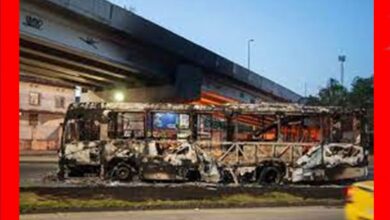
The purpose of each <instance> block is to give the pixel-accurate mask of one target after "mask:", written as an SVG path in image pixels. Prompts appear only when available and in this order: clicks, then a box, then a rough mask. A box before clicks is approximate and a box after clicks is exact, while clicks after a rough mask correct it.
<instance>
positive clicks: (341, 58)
mask: <svg viewBox="0 0 390 220" xmlns="http://www.w3.org/2000/svg"><path fill="white" fill-rule="evenodd" d="M345 60H346V56H345V55H339V62H340V83H341V85H342V86H344V62H345Z"/></svg>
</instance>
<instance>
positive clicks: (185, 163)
mask: <svg viewBox="0 0 390 220" xmlns="http://www.w3.org/2000/svg"><path fill="white" fill-rule="evenodd" d="M125 114H129V115H125ZM131 114H134V115H138V116H134V115H131ZM362 115H363V112H362V111H360V110H359V111H352V110H346V109H342V108H338V107H320V106H304V105H299V104H287V103H260V104H227V105H223V106H203V105H193V104H144V103H79V104H72V105H71V106H70V107H69V109H68V112H67V115H66V118H65V122H64V132H63V134H64V135H63V138H62V144H61V150H60V176H61V177H64V176H67V174H84V173H88V172H92V173H98V174H99V175H100V176H101V178H105V179H106V178H116V179H119V180H130V179H134V178H133V177H137V178H139V179H141V180H173V181H176V180H180V181H190V180H200V181H207V182H236V183H238V182H254V181H257V182H259V183H262V184H268V183H280V182H282V181H293V182H299V181H313V180H342V179H354V178H359V177H362V176H364V175H366V173H367V158H366V155H365V150H364V148H363V147H361V145H362V144H361V143H362V142H364V140H361V137H365V135H362V132H364V129H362V128H363V127H364V126H363V124H362V123H364V121H361V118H362ZM119 116H120V117H122V116H123V117H124V118H122V119H120V117H119ZM126 117H127V118H126ZM137 117H138V118H137ZM125 118H126V120H127V122H126V123H127V124H125V125H124V122H123V120H125ZM121 120H122V121H121ZM87 121H88V123H86V122H87ZM80 122H81V123H80ZM342 122H346V123H347V124H349V126H345V125H344V124H343V123H342ZM87 125H88V126H87ZM77 126H78V128H76V127H77ZM213 126H214V127H213ZM72 127H73V128H72ZM95 127H96V128H95ZM346 127H348V129H346V130H348V131H346V132H345V131H344V130H345V128H346ZM72 129H73V130H74V131H76V130H77V129H78V131H79V132H82V131H83V132H84V133H83V134H72ZM94 129H95V130H94ZM118 129H119V130H118ZM76 133H77V132H76ZM72 135H73V136H74V137H71V136H72ZM184 149H185V150H184ZM183 152H184V153H183ZM318 155H320V156H318ZM318 158H319V159H318Z"/></svg>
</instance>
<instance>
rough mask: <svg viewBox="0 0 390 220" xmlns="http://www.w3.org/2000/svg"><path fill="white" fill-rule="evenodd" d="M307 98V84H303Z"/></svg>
mask: <svg viewBox="0 0 390 220" xmlns="http://www.w3.org/2000/svg"><path fill="white" fill-rule="evenodd" d="M306 97H307V82H305V98H306Z"/></svg>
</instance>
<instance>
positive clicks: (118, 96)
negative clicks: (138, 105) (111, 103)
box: [114, 91, 125, 102]
mask: <svg viewBox="0 0 390 220" xmlns="http://www.w3.org/2000/svg"><path fill="white" fill-rule="evenodd" d="M114 99H115V101H117V102H123V100H125V95H124V94H123V92H121V91H117V92H115V93H114Z"/></svg>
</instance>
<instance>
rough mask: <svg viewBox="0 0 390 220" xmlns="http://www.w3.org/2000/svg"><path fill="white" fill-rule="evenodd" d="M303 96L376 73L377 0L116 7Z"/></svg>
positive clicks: (155, 1) (143, 2) (153, 2)
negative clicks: (343, 59) (342, 57)
mask: <svg viewBox="0 0 390 220" xmlns="http://www.w3.org/2000/svg"><path fill="white" fill-rule="evenodd" d="M110 1H111V2H112V3H114V4H117V5H119V6H122V7H123V6H126V7H127V8H130V7H131V8H134V12H135V13H136V14H138V15H140V16H142V17H144V18H146V19H148V20H150V21H152V22H154V23H156V24H158V25H160V26H162V27H164V28H166V29H169V30H171V31H173V32H174V33H176V34H178V35H180V36H183V37H185V38H186V39H188V40H190V41H192V42H194V43H196V44H198V45H201V46H203V47H205V48H208V49H209V50H212V51H214V52H216V53H217V54H219V55H221V56H223V57H225V58H227V59H229V60H231V61H233V62H235V63H238V64H240V65H242V66H245V67H246V66H247V57H248V55H247V53H248V52H247V42H248V40H249V39H254V42H253V43H252V44H251V70H252V71H254V72H256V73H258V74H260V75H262V76H264V77H267V78H269V79H271V80H273V81H275V82H277V83H279V84H281V85H283V86H285V87H287V88H289V89H291V90H293V91H295V92H297V93H299V94H301V95H305V84H306V91H307V93H306V94H307V95H309V94H316V93H317V92H318V90H319V89H320V88H321V87H324V86H325V85H326V83H327V81H328V79H329V78H331V77H332V78H335V79H338V80H339V79H340V64H339V62H338V55H341V54H344V55H346V62H345V80H344V84H345V85H346V86H349V85H350V84H351V82H352V81H353V79H354V78H355V77H356V76H360V77H368V76H371V75H372V74H373V56H374V55H373V0H241V1H239V0H196V1H194V0H192V1H191V0H110Z"/></svg>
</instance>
